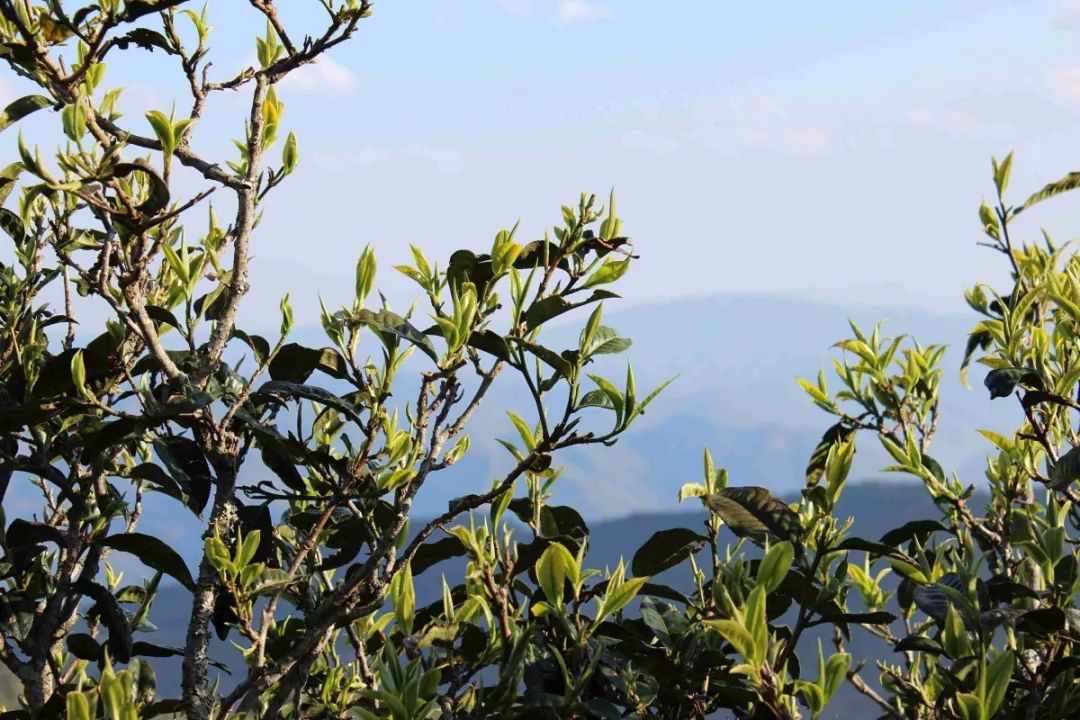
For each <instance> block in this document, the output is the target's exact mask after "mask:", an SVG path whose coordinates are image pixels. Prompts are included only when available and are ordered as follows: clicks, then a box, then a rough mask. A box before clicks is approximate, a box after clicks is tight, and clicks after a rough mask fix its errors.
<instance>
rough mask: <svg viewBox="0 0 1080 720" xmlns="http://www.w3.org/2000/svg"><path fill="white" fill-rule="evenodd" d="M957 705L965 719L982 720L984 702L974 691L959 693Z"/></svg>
mask: <svg viewBox="0 0 1080 720" xmlns="http://www.w3.org/2000/svg"><path fill="white" fill-rule="evenodd" d="M956 705H957V708H958V709H959V710H960V717H962V718H963V719H964V720H982V718H983V712H982V702H981V701H980V700H979V698H978V696H976V695H973V694H972V693H957V695H956Z"/></svg>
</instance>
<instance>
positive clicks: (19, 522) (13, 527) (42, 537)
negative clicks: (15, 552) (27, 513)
mask: <svg viewBox="0 0 1080 720" xmlns="http://www.w3.org/2000/svg"><path fill="white" fill-rule="evenodd" d="M4 537H5V540H6V541H7V546H8V547H9V548H24V547H30V546H31V545H37V544H38V543H44V542H53V543H56V544H57V545H59V546H60V547H67V538H65V537H64V533H63V532H62V531H61V530H60V529H59V528H55V527H53V526H52V525H46V524H45V523H41V522H31V521H29V520H23V519H22V518H16V519H15V520H12V521H11V524H10V525H8V529H7V533H6V534H5V536H4Z"/></svg>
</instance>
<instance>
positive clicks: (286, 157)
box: [281, 132, 300, 175]
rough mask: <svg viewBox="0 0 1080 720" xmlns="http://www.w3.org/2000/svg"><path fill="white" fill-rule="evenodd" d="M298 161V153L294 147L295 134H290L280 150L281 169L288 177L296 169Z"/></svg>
mask: <svg viewBox="0 0 1080 720" xmlns="http://www.w3.org/2000/svg"><path fill="white" fill-rule="evenodd" d="M299 161H300V151H299V150H298V149H297V146H296V133H294V132H290V133H289V136H288V137H286V138H285V146H284V147H282V148H281V169H282V170H284V171H285V174H286V175H288V174H289V173H291V172H292V171H293V170H295V169H296V165H297V163H298V162H299Z"/></svg>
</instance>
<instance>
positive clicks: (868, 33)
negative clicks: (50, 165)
mask: <svg viewBox="0 0 1080 720" xmlns="http://www.w3.org/2000/svg"><path fill="white" fill-rule="evenodd" d="M287 5H289V4H283V11H288V9H289V8H288V7H287ZM293 5H294V8H293V14H294V15H296V17H295V18H293V20H294V21H296V22H298V23H299V24H300V25H305V24H307V25H308V26H309V27H312V28H314V27H315V25H314V24H313V23H314V21H316V20H319V21H321V18H319V17H318V16H317V15H315V14H314V13H315V12H316V9H317V5H316V3H314V2H310V3H304V4H299V3H293ZM309 6H310V7H309ZM297 8H299V9H297ZM210 20H211V23H212V24H213V25H214V26H215V27H216V29H215V31H214V34H213V35H212V38H211V44H212V46H213V48H214V51H215V55H214V56H215V57H216V61H215V69H216V71H217V72H218V73H219V74H220V75H222V76H224V75H225V74H226V73H227V72H232V71H235V70H236V69H238V68H239V67H240V66H241V64H242V63H243V62H245V61H250V59H251V58H253V57H254V44H253V41H252V37H253V35H254V34H257V33H260V32H261V30H262V27H261V24H260V22H259V17H258V16H257V15H256V14H255V13H254V11H252V10H251V9H250V8H248V7H247V6H246V3H220V2H219V3H212V4H211V16H210ZM1078 33H1080V2H1076V1H1075V0H1074V1H1072V2H1040V1H1035V0H1031V1H1027V0H1023V1H1020V0H1013V1H1008V2H1002V1H997V2H995V1H991V0H978V1H969V0H949V2H931V1H928V0H909V1H906V2H884V1H882V0H879V1H877V2H866V1H865V0H859V1H855V0H851V1H846V2H836V1H831V2H817V3H806V2H771V3H732V2H717V1H715V0H714V1H710V2H670V3H656V2H643V1H635V0H624V1H621V2H614V1H609V2H603V1H602V0H588V1H587V2H586V1H583V0H471V1H470V2H459V3H447V2H431V1H430V0H422V1H414V2H388V1H386V0H383V1H382V2H376V4H375V15H374V17H372V18H371V19H370V20H368V21H365V22H363V23H361V27H360V30H359V32H358V34H357V36H356V38H355V39H354V40H353V41H351V42H350V43H348V44H346V45H344V46H342V47H339V48H337V49H335V50H334V51H333V52H332V53H331V55H330V56H329V57H328V58H326V59H324V60H323V61H322V62H321V63H319V64H318V65H317V66H311V67H308V68H306V69H305V70H304V71H302V73H300V74H299V75H298V76H296V77H294V78H291V79H290V80H289V81H288V82H287V83H286V84H285V86H284V87H283V88H282V89H281V97H282V98H283V99H284V101H285V102H286V106H287V107H286V113H285V121H284V124H285V126H286V128H291V129H295V130H296V132H297V134H298V136H299V138H300V149H301V157H302V160H301V165H300V169H299V170H298V171H297V173H296V175H294V177H293V178H292V179H291V180H290V181H289V182H288V183H287V184H286V185H285V186H283V187H282V188H281V189H280V190H279V191H277V192H276V193H275V196H274V198H273V202H272V203H271V204H270V205H269V206H268V208H267V212H266V217H265V220H264V223H263V225H262V227H261V232H260V233H259V235H258V237H257V239H256V245H255V254H256V258H255V262H254V265H253V273H254V282H253V286H254V291H253V293H252V302H251V303H249V304H248V307H247V310H246V312H247V319H248V321H249V322H251V321H254V322H255V323H261V322H274V323H276V319H275V317H276V305H277V298H278V297H280V295H281V294H282V293H284V292H285V291H287V290H288V291H291V292H292V295H293V302H294V305H295V306H296V307H297V313H298V317H301V318H303V317H305V316H306V317H311V315H306V313H314V312H315V311H316V308H317V304H316V303H317V300H316V293H317V292H322V293H323V295H324V296H326V297H327V298H328V299H329V300H331V301H333V300H341V301H344V300H345V299H346V296H347V294H348V293H349V292H350V288H351V285H352V282H351V276H352V273H353V267H354V262H355V258H356V256H357V254H358V252H359V250H360V249H361V248H362V247H363V245H364V244H366V243H372V244H374V245H375V247H376V249H377V250H378V252H379V256H380V259H381V261H382V262H381V267H382V268H384V269H387V270H386V271H384V272H382V273H381V277H380V285H382V286H384V287H387V288H389V290H390V291H391V293H392V294H394V295H398V294H400V293H401V292H402V291H403V290H405V289H406V288H407V285H406V281H404V279H403V278H400V277H395V275H396V273H394V272H393V271H390V270H388V268H389V267H390V265H391V264H394V263H397V262H402V261H405V260H406V259H407V257H408V249H407V245H408V243H410V242H411V243H416V244H418V245H420V246H422V247H424V248H426V249H429V251H430V254H431V255H432V256H433V257H445V255H446V254H448V253H449V251H450V250H451V249H453V248H456V247H460V246H462V245H470V246H473V247H477V248H486V247H488V246H489V245H490V242H491V239H492V237H493V235H494V233H495V231H496V230H498V229H499V228H500V227H507V226H510V225H512V224H513V223H514V221H515V220H517V219H518V218H520V219H521V221H522V229H523V231H524V233H525V238H526V239H532V238H534V237H539V236H540V235H542V233H543V231H544V230H545V228H549V227H550V226H551V225H552V224H554V223H555V222H557V221H558V218H559V210H558V208H559V205H560V204H562V203H564V202H572V201H574V200H575V199H576V197H577V194H578V192H579V191H581V190H583V189H588V190H590V191H593V192H597V193H598V194H601V195H602V196H604V195H606V193H607V192H608V190H609V189H610V188H612V187H614V188H615V190H616V192H617V194H618V198H619V204H620V208H621V211H622V215H623V216H624V218H625V228H626V230H627V231H628V233H629V234H630V235H631V236H632V237H633V239H634V240H635V242H636V244H637V247H638V250H639V251H640V253H641V255H642V262H641V263H639V264H638V266H637V268H636V270H635V272H634V273H632V275H631V277H629V278H628V280H627V281H626V282H625V284H624V286H623V292H624V295H625V296H626V297H627V298H628V301H633V302H642V301H651V300H656V299H661V298H670V297H673V296H680V295H697V294H707V293H718V292H719V293H741V292H769V293H783V294H794V295H812V296H815V297H818V298H826V299H831V300H836V301H842V302H858V303H866V302H874V303H876V304H890V305H893V304H896V305H901V304H907V305H920V306H923V307H932V308H937V309H943V310H950V309H955V310H961V309H962V300H961V295H960V293H961V290H962V288H963V287H964V286H966V285H968V284H970V283H972V282H974V281H975V280H978V279H990V280H997V279H1000V276H999V275H998V273H999V272H1000V268H1001V267H1002V266H1001V263H1000V262H999V261H998V260H997V259H996V258H994V257H993V256H992V255H991V254H990V253H989V252H987V251H985V250H979V249H977V248H976V247H975V245H974V243H975V242H976V241H977V240H978V239H979V233H978V223H977V221H976V219H975V218H976V213H975V211H976V208H977V206H978V204H979V202H980V200H981V199H982V198H983V197H984V196H988V194H989V193H990V192H991V189H992V188H991V185H990V182H989V164H990V160H989V158H990V155H992V154H997V155H999V156H1000V155H1003V154H1004V153H1006V152H1008V151H1009V150H1010V149H1015V150H1016V151H1017V161H1016V165H1015V171H1014V177H1013V190H1014V195H1015V198H1016V199H1017V200H1019V199H1020V198H1021V196H1022V195H1025V194H1026V193H1027V192H1030V191H1031V190H1034V189H1035V188H1036V187H1037V186H1040V185H1041V184H1043V183H1044V182H1047V181H1049V180H1052V179H1056V178H1057V177H1059V176H1061V175H1062V174H1064V173H1065V172H1067V171H1069V170H1074V169H1077V168H1076V165H1077V163H1076V162H1075V160H1077V157H1078V155H1080V153H1078V151H1080V133H1078V132H1077V130H1078V128H1080V53H1078V51H1077V47H1080V46H1078V43H1077V40H1078V39H1080V38H1078ZM173 62H174V60H173V59H172V58H168V57H166V56H163V55H162V54H161V53H160V52H158V53H155V54H153V55H149V54H147V53H140V54H139V56H138V62H137V63H135V67H134V68H132V67H127V68H124V69H122V68H120V67H119V66H116V68H115V69H113V68H110V73H111V74H110V76H109V78H108V80H109V83H110V84H124V85H127V86H128V88H129V89H128V91H127V93H126V97H125V100H124V102H123V104H124V107H125V108H126V109H127V110H128V111H129V116H128V121H129V123H130V124H131V125H132V126H134V127H136V128H139V129H141V130H142V131H144V132H148V128H146V127H144V126H145V125H146V123H145V120H143V119H142V114H143V113H144V112H145V110H146V109H148V108H151V107H158V108H161V109H165V110H167V109H168V106H169V105H170V104H171V102H172V98H173V97H174V93H175V96H176V97H178V98H179V99H180V101H181V107H183V106H184V105H185V104H186V102H187V101H186V99H185V97H184V95H183V94H182V90H183V88H182V87H180V86H179V85H175V84H173V85H167V84H163V81H164V79H165V78H169V77H175V75H176V72H175V69H174V68H172V67H171V65H172V64H173ZM128 65H131V63H130V62H129V63H128ZM7 82H8V85H9V87H8V88H7V91H8V94H9V95H12V94H15V93H17V92H18V88H12V87H10V85H11V82H12V81H11V80H10V79H9V80H8V81H7ZM243 111H244V107H243V102H242V98H240V97H230V98H225V99H223V100H220V101H218V103H217V105H215V106H212V107H211V113H212V114H214V113H216V114H217V118H216V119H213V120H210V121H207V122H205V123H204V124H203V126H202V127H200V129H199V133H198V134H197V136H196V138H195V145H196V147H197V148H198V149H201V150H202V151H204V153H205V154H207V155H211V156H214V157H216V158H220V159H230V158H231V157H232V154H233V153H234V151H233V150H232V147H231V143H229V141H228V139H229V138H230V137H234V136H237V135H239V134H240V127H241V126H240V123H241V122H242V120H241V118H242V114H243ZM52 122H53V121H52V120H50V124H52ZM28 132H31V133H32V132H33V129H32V128H31V129H30V130H28ZM9 139H10V140H11V141H13V140H14V138H13V137H11V136H9ZM193 187H194V186H193ZM1051 205H1052V206H1051ZM1051 205H1048V206H1047V208H1046V210H1044V211H1041V212H1039V213H1033V214H1032V216H1031V219H1027V220H1026V221H1025V222H1024V223H1023V224H1022V225H1021V226H1020V227H1021V230H1022V232H1021V236H1022V237H1024V238H1033V237H1034V236H1035V233H1036V232H1037V231H1038V225H1039V224H1043V225H1046V226H1047V228H1048V229H1049V230H1050V231H1051V232H1052V233H1054V234H1055V236H1057V237H1059V238H1060V239H1066V238H1067V237H1068V233H1069V232H1070V231H1071V229H1072V228H1073V227H1077V224H1076V222H1075V221H1076V220H1077V219H1078V216H1080V213H1077V212H1076V211H1075V210H1073V209H1071V208H1075V207H1077V205H1076V203H1075V201H1074V202H1070V201H1068V200H1059V201H1058V202H1056V203H1053V204H1051ZM312 319H313V318H312Z"/></svg>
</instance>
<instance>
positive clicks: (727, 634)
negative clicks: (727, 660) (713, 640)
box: [703, 620, 754, 662]
mask: <svg viewBox="0 0 1080 720" xmlns="http://www.w3.org/2000/svg"><path fill="white" fill-rule="evenodd" d="M703 624H704V625H705V626H706V627H710V628H712V629H713V630H716V631H717V632H719V633H720V634H721V635H722V636H723V637H724V639H725V640H727V641H728V642H729V643H731V646H732V647H733V648H735V652H737V653H739V654H740V655H742V656H743V657H744V658H746V659H747V660H750V661H751V662H753V657H754V638H753V637H752V636H751V635H750V633H749V632H748V631H747V629H746V628H745V627H743V624H742V623H740V622H738V621H736V620H705V621H704V622H703Z"/></svg>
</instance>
